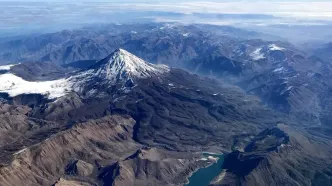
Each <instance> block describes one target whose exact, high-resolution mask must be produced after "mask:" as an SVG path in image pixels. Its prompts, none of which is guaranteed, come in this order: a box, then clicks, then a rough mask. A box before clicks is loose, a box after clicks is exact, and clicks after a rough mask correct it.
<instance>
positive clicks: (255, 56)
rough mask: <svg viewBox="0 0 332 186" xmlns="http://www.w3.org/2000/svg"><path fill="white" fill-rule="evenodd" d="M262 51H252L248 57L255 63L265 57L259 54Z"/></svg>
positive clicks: (258, 49) (260, 49)
mask: <svg viewBox="0 0 332 186" xmlns="http://www.w3.org/2000/svg"><path fill="white" fill-rule="evenodd" d="M261 51H262V48H257V49H256V50H254V51H253V52H252V53H251V54H250V57H251V58H252V59H253V60H255V61H258V60H260V59H264V58H265V56H264V54H263V53H262V52H261Z"/></svg>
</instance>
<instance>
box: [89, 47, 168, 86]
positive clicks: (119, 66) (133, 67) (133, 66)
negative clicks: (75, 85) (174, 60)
mask: <svg viewBox="0 0 332 186" xmlns="http://www.w3.org/2000/svg"><path fill="white" fill-rule="evenodd" d="M93 68H94V69H95V75H98V76H99V77H101V78H105V79H108V80H112V81H116V80H120V79H128V78H130V79H136V78H148V77H153V76H156V75H160V74H162V73H165V72H168V71H169V68H168V67H167V66H165V65H153V64H151V63H147V62H145V61H144V60H142V59H140V58H138V57H137V56H135V55H133V54H131V53H129V52H127V51H126V50H123V49H117V50H116V51H114V52H113V53H112V54H111V55H109V56H108V57H106V58H105V59H103V60H101V61H100V62H99V63H97V64H96V65H95V66H94V67H93Z"/></svg>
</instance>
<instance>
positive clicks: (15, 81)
mask: <svg viewBox="0 0 332 186" xmlns="http://www.w3.org/2000/svg"><path fill="white" fill-rule="evenodd" d="M68 89H70V86H69V82H67V80H66V79H59V80H54V81H41V82H31V81H26V80H24V79H22V78H21V77H18V76H16V75H14V74H10V73H8V74H2V75H0V92H2V93H8V94H9V96H11V97H15V96H18V95H21V94H42V95H47V97H48V98H50V99H53V98H58V97H61V96H64V95H65V94H66V92H67V90H68Z"/></svg>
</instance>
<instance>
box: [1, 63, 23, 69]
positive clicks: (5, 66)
mask: <svg viewBox="0 0 332 186" xmlns="http://www.w3.org/2000/svg"><path fill="white" fill-rule="evenodd" d="M16 65H19V64H11V65H3V66H0V70H10V68H12V67H13V66H16Z"/></svg>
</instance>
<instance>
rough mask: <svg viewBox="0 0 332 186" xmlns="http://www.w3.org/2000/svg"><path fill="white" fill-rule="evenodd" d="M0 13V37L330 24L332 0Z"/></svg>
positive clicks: (47, 0) (239, 0)
mask: <svg viewBox="0 0 332 186" xmlns="http://www.w3.org/2000/svg"><path fill="white" fill-rule="evenodd" d="M0 11H1V14H0V34H4V33H11V32H17V31H20V32H23V31H27V30H42V29H44V30H45V31H46V30H52V29H60V28H61V29H62V28H74V27H79V26H82V25H86V24H94V23H96V24H97V23H109V22H122V21H139V20H140V21H141V20H143V19H144V20H145V19H148V20H154V21H157V22H168V21H175V22H184V23H192V22H194V23H209V24H218V25H238V26H239V25H240V26H241V25H242V26H243V25H244V26H245V25H256V26H267V25H278V24H279V25H324V24H330V22H332V0H320V1H310V0H269V1H262V0H233V1H227V0H219V1H218V0H214V1H213V0H211V1H209V0H206V1H202V0H191V1H186V0H185V1H179V0H127V1H126V0H124V1H123V0H108V1H107V0H104V1H99V2H98V1H91V0H90V1H89V0H66V1H64V0H10V1H8V0H0ZM222 15H223V16H222ZM232 15H234V16H232ZM240 15H243V16H240ZM22 28H24V30H22Z"/></svg>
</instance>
